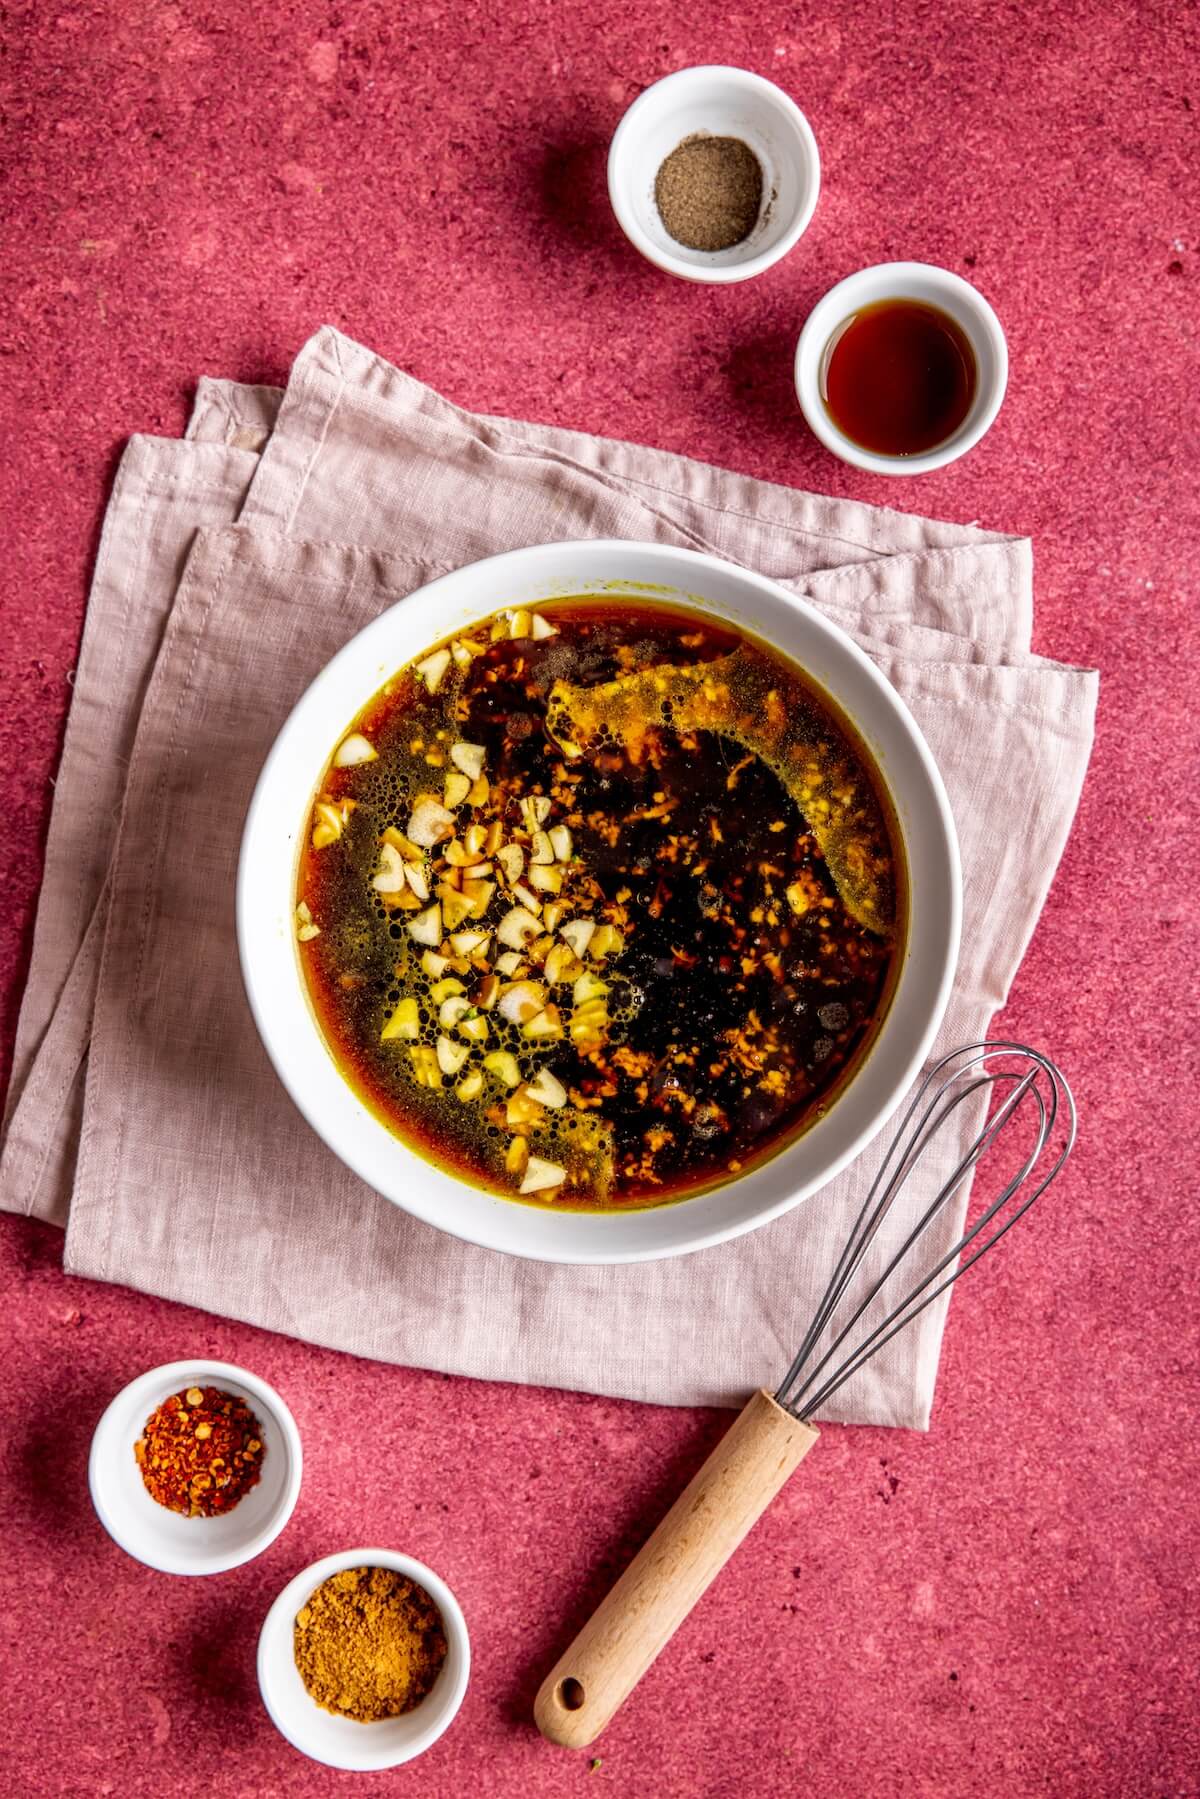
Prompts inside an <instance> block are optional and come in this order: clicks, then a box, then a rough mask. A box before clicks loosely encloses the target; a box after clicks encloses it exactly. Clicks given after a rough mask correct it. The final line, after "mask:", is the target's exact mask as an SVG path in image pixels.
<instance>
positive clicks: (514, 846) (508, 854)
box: [496, 843, 525, 885]
mask: <svg viewBox="0 0 1200 1799" xmlns="http://www.w3.org/2000/svg"><path fill="white" fill-rule="evenodd" d="M496 860H497V862H498V863H499V864H500V866H501V868H502V869H503V870H504V875H505V879H506V880H507V881H508V882H509V884H510V885H511V884H512V883H513V882H515V881H519V880H520V878H521V876H522V875H523V874H524V872H525V851H524V850H523V849H522V848H521V846H520V844H519V843H505V844H502V845H501V847H500V848H499V849H498V850H497V851H496Z"/></svg>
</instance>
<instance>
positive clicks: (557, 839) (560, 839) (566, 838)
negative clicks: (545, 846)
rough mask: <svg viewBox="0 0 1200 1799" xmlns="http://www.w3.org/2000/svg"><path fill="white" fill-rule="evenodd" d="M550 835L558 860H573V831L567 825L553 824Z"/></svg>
mask: <svg viewBox="0 0 1200 1799" xmlns="http://www.w3.org/2000/svg"><path fill="white" fill-rule="evenodd" d="M549 836H550V843H551V846H552V847H553V850H554V854H555V856H556V857H557V859H558V861H560V862H569V861H570V860H571V851H572V849H573V847H574V844H573V842H572V838H571V833H570V831H569V830H568V829H567V827H566V825H551V826H550V832H549Z"/></svg>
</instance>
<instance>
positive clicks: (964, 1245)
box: [775, 1043, 1076, 1419]
mask: <svg viewBox="0 0 1200 1799" xmlns="http://www.w3.org/2000/svg"><path fill="white" fill-rule="evenodd" d="M978 1093H986V1094H987V1096H988V1098H989V1100H990V1098H991V1097H992V1095H993V1094H995V1093H999V1094H1000V1095H1001V1096H1002V1097H1001V1102H1000V1104H999V1105H998V1106H997V1107H996V1109H995V1111H994V1112H992V1113H991V1114H990V1115H989V1116H988V1118H987V1120H986V1122H985V1124H984V1126H983V1128H982V1129H981V1130H980V1131H979V1133H978V1135H977V1136H976V1137H975V1140H974V1142H973V1143H972V1144H971V1146H970V1148H969V1149H968V1150H967V1152H966V1154H965V1155H964V1156H963V1157H962V1159H961V1161H960V1162H959V1163H958V1165H957V1167H956V1168H955V1169H954V1171H953V1173H952V1174H950V1175H949V1176H948V1178H947V1179H946V1180H945V1181H944V1182H943V1183H942V1185H941V1186H940V1187H939V1188H938V1191H937V1192H936V1194H935V1195H934V1197H933V1199H932V1200H931V1201H930V1203H929V1205H928V1206H927V1207H926V1209H925V1211H924V1212H923V1213H922V1215H921V1217H920V1218H919V1219H918V1221H917V1223H916V1224H915V1225H914V1226H913V1228H912V1230H911V1231H910V1232H909V1234H908V1236H907V1237H906V1238H905V1240H904V1242H903V1243H902V1244H901V1245H900V1248H899V1249H898V1250H897V1251H896V1252H895V1254H894V1255H893V1256H892V1257H891V1259H890V1261H889V1262H888V1264H887V1266H886V1268H884V1270H883V1272H882V1273H881V1274H880V1275H878V1276H877V1277H876V1279H875V1280H874V1281H873V1282H872V1284H871V1286H870V1287H869V1289H868V1290H867V1291H866V1292H865V1293H863V1295H862V1296H861V1298H860V1299H859V1301H858V1303H857V1305H856V1306H855V1309H854V1311H853V1313H852V1314H851V1315H850V1317H849V1318H847V1320H846V1322H845V1324H844V1325H842V1327H841V1328H840V1330H839V1331H838V1333H837V1335H836V1336H835V1337H834V1338H833V1340H832V1342H831V1343H830V1344H829V1346H828V1348H827V1349H826V1351H825V1353H824V1354H823V1355H822V1356H821V1358H820V1360H819V1361H816V1360H814V1359H813V1358H814V1356H815V1353H816V1349H817V1345H818V1344H819V1343H820V1341H821V1338H822V1336H823V1335H824V1334H825V1333H826V1332H827V1331H828V1330H829V1329H830V1328H831V1327H832V1321H833V1318H834V1313H835V1312H836V1310H837V1308H838V1306H839V1305H840V1304H841V1302H842V1300H843V1299H844V1298H845V1295H846V1292H847V1290H848V1288H849V1287H850V1285H851V1283H852V1282H853V1280H854V1276H855V1274H856V1273H857V1271H858V1269H859V1267H860V1266H861V1264H862V1260H863V1257H864V1256H865V1255H866V1253H867V1250H868V1249H869V1248H870V1246H871V1242H872V1240H873V1239H874V1237H875V1233H876V1232H877V1231H878V1229H879V1227H880V1225H881V1224H882V1223H883V1220H884V1219H885V1218H886V1217H887V1214H888V1212H889V1211H890V1210H891V1207H892V1204H893V1202H894V1201H895V1198H896V1195H897V1194H898V1193H899V1192H900V1190H901V1188H902V1187H903V1186H904V1184H905V1182H906V1181H907V1180H908V1177H909V1175H910V1174H911V1173H912V1171H913V1170H914V1168H916V1167H917V1166H918V1164H919V1163H920V1160H921V1157H922V1156H923V1155H924V1154H925V1152H926V1150H927V1149H928V1148H929V1146H930V1144H931V1143H932V1141H933V1139H934V1137H935V1136H936V1134H937V1132H938V1131H939V1130H940V1129H941V1127H942V1125H943V1124H944V1123H945V1121H946V1119H947V1118H949V1117H950V1116H951V1114H952V1113H953V1112H955V1111H957V1109H958V1107H959V1106H961V1105H964V1104H965V1103H966V1102H967V1101H968V1100H969V1099H970V1098H971V1097H972V1095H973V1094H978ZM1022 1106H1025V1107H1026V1108H1027V1110H1026V1113H1025V1114H1022V1115H1021V1116H1022V1117H1023V1118H1024V1117H1028V1118H1029V1119H1030V1120H1031V1121H1035V1129H1034V1132H1033V1138H1032V1142H1031V1144H1030V1147H1029V1149H1028V1153H1027V1154H1026V1156H1025V1159H1024V1160H1023V1161H1022V1162H1021V1164H1020V1166H1019V1167H1018V1168H1017V1169H1016V1171H1015V1173H1014V1174H1013V1175H1012V1177H1011V1178H1010V1179H1009V1180H1008V1181H1007V1182H1006V1183H1005V1185H1004V1187H1003V1189H1002V1191H1001V1192H1000V1193H999V1195H998V1196H997V1197H996V1198H995V1199H994V1200H993V1201H992V1203H991V1204H990V1205H989V1206H988V1207H987V1208H986V1210H985V1211H984V1212H983V1214H982V1216H981V1217H980V1218H979V1219H977V1221H976V1222H975V1223H974V1224H973V1225H971V1226H970V1227H969V1229H967V1230H965V1231H964V1232H963V1234H962V1236H961V1237H960V1238H959V1239H958V1241H957V1242H956V1243H955V1244H954V1246H953V1248H952V1249H948V1250H947V1251H946V1252H945V1254H944V1255H943V1256H941V1258H940V1259H939V1260H938V1261H937V1262H936V1263H935V1265H934V1266H933V1267H932V1268H930V1269H928V1270H927V1271H926V1272H925V1273H924V1274H922V1276H921V1278H920V1280H919V1281H918V1282H917V1284H916V1285H915V1286H914V1287H913V1288H911V1289H910V1291H909V1292H908V1293H907V1295H906V1296H905V1298H904V1299H902V1300H901V1301H900V1303H899V1304H898V1305H896V1306H894V1307H893V1308H892V1309H891V1311H889V1312H888V1314H887V1316H886V1317H885V1318H883V1319H882V1320H881V1321H880V1322H879V1323H878V1324H876V1325H875V1326H874V1327H873V1328H872V1329H871V1330H870V1331H869V1332H868V1333H867V1335H865V1336H864V1337H862V1339H861V1340H857V1341H856V1339H855V1332H856V1331H857V1329H858V1327H859V1325H860V1324H861V1323H862V1321H863V1318H864V1317H865V1315H866V1313H867V1312H868V1311H869V1309H870V1307H871V1306H872V1304H873V1303H874V1301H875V1300H876V1299H877V1298H878V1297H879V1295H880V1294H881V1293H882V1292H883V1291H884V1289H885V1287H886V1286H887V1285H888V1282H889V1281H890V1280H891V1279H892V1277H893V1276H894V1275H895V1274H896V1273H897V1271H898V1269H899V1268H900V1266H901V1264H902V1263H903V1262H904V1260H905V1258H906V1257H907V1256H908V1255H909V1253H910V1252H911V1251H912V1249H913V1248H914V1246H915V1245H916V1243H917V1242H918V1241H919V1239H920V1238H921V1237H922V1236H924V1234H925V1232H926V1230H927V1229H928V1228H929V1226H930V1224H931V1223H932V1222H933V1220H934V1219H935V1218H936V1217H937V1215H938V1213H939V1212H941V1211H942V1210H943V1208H944V1207H945V1206H947V1205H948V1204H949V1203H950V1201H951V1200H952V1199H953V1198H954V1196H955V1194H956V1193H958V1192H959V1190H960V1189H961V1188H962V1186H963V1185H964V1183H965V1182H967V1181H968V1180H970V1178H971V1175H972V1174H973V1173H974V1170H975V1165H976V1163H977V1162H978V1161H979V1160H980V1158H981V1157H982V1156H984V1155H986V1153H987V1151H988V1150H989V1149H990V1148H991V1146H992V1145H993V1144H994V1143H995V1141H996V1139H997V1137H999V1135H1000V1133H1001V1131H1003V1130H1004V1129H1005V1128H1006V1126H1010V1125H1015V1123H1016V1122H1017V1120H1018V1114H1019V1113H1020V1108H1021V1107H1022ZM1060 1111H1062V1112H1064V1113H1065V1115H1066V1116H1065V1122H1064V1124H1063V1126H1061V1127H1060V1126H1059V1122H1058V1117H1059V1112H1060ZM1075 1129H1076V1116H1075V1101H1074V1099H1073V1098H1072V1095H1071V1089H1070V1088H1069V1087H1068V1085H1067V1083H1066V1079H1065V1077H1064V1076H1063V1074H1062V1073H1061V1071H1060V1070H1059V1069H1058V1068H1056V1067H1055V1065H1054V1063H1053V1062H1051V1061H1050V1059H1049V1058H1048V1057H1047V1056H1043V1055H1041V1054H1040V1053H1039V1052H1038V1051H1037V1050H1036V1049H1028V1048H1027V1047H1026V1046H1025V1044H1023V1043H972V1044H970V1045H968V1046H967V1047H966V1048H965V1049H955V1050H951V1052H950V1054H949V1055H947V1056H943V1057H942V1059H941V1061H940V1062H938V1063H936V1064H935V1065H934V1067H933V1068H931V1069H930V1071H929V1073H928V1074H927V1075H926V1077H925V1079H924V1080H923V1081H922V1083H921V1085H920V1087H919V1088H918V1089H917V1092H916V1095H915V1097H914V1099H913V1100H912V1102H911V1104H910V1105H909V1108H908V1110H907V1112H906V1113H905V1114H904V1117H903V1119H902V1121H901V1124H900V1128H899V1130H898V1131H897V1132H896V1135H895V1137H894V1138H893V1139H892V1142H891V1146H890V1148H889V1149H888V1152H887V1154H886V1156H885V1157H884V1159H883V1162H882V1164H881V1166H880V1169H879V1172H878V1174H877V1175H876V1176H875V1179H874V1181H873V1182H872V1184H871V1190H870V1192H869V1193H868V1194H867V1197H866V1199H865V1200H864V1202H863V1207H862V1210H861V1211H860V1212H859V1214H858V1217H857V1218H856V1219H855V1221H854V1227H853V1229H852V1230H851V1232H850V1235H849V1237H848V1238H847V1239H846V1247H845V1248H844V1249H843V1251H842V1254H841V1258H840V1260H839V1261H838V1265H837V1267H836V1268H835V1269H834V1271H833V1276H832V1278H831V1280H830V1282H829V1285H828V1287H826V1289H825V1294H824V1297H823V1298H822V1300H821V1303H820V1305H819V1306H818V1307H817V1310H816V1313H815V1314H814V1317H813V1321H812V1323H811V1324H810V1325H809V1327H808V1335H807V1336H806V1337H805V1339H804V1342H803V1343H802V1344H801V1345H800V1351H799V1354H798V1355H797V1357H796V1359H795V1361H794V1362H793V1363H792V1365H791V1367H790V1368H789V1369H788V1371H787V1373H786V1375H785V1376H784V1378H783V1380H782V1381H781V1382H780V1384H779V1387H778V1389H777V1390H776V1393H775V1399H776V1401H777V1403H778V1404H779V1405H781V1406H783V1407H784V1409H785V1410H786V1411H789V1412H790V1413H791V1414H792V1416H793V1417H794V1418H801V1419H808V1418H813V1417H815V1416H816V1414H817V1413H818V1412H819V1411H820V1410H821V1409H822V1407H823V1406H824V1405H825V1403H826V1401H827V1400H828V1399H829V1397H830V1395H831V1394H833V1393H835V1392H836V1391H837V1389H838V1388H839V1387H840V1386H841V1385H842V1383H843V1382H844V1381H848V1380H849V1379H850V1376H851V1375H852V1374H855V1373H856V1372H857V1371H858V1369H859V1368H861V1367H862V1365H863V1363H864V1362H867V1361H869V1360H870V1358H871V1357H872V1356H873V1355H874V1354H875V1352H876V1351H877V1350H879V1349H882V1348H883V1345H884V1344H885V1343H887V1342H888V1341H889V1340H890V1339H891V1338H892V1337H894V1336H895V1335H896V1333H897V1331H902V1330H903V1329H904V1327H905V1325H906V1324H911V1323H912V1321H913V1319H914V1318H916V1317H917V1315H918V1313H920V1312H923V1311H924V1310H925V1307H926V1306H928V1305H932V1304H933V1301H934V1300H935V1299H936V1298H937V1297H938V1295H939V1293H944V1292H945V1291H946V1288H947V1287H949V1286H952V1285H953V1283H954V1282H955V1281H956V1280H958V1279H959V1278H960V1277H961V1276H962V1275H964V1274H965V1273H966V1272H967V1269H968V1268H973V1267H974V1265H975V1263H976V1262H977V1261H978V1260H979V1258H980V1256H982V1255H986V1254H987V1252H988V1250H989V1249H991V1248H992V1246H993V1244H995V1243H998V1242H999V1241H1000V1239H1001V1237H1003V1236H1004V1235H1005V1233H1006V1232H1007V1231H1010V1230H1011V1229H1012V1227H1013V1225H1014V1224H1015V1223H1016V1222H1017V1219H1018V1218H1022V1217H1024V1215H1025V1213H1026V1212H1027V1211H1028V1210H1029V1208H1030V1206H1031V1205H1032V1204H1033V1202H1034V1200H1035V1199H1037V1198H1039V1197H1040V1196H1041V1194H1043V1193H1044V1192H1045V1191H1046V1188H1047V1187H1048V1186H1049V1185H1050V1183H1051V1181H1052V1180H1053V1179H1054V1177H1055V1175H1056V1174H1057V1173H1058V1171H1059V1169H1060V1168H1061V1167H1062V1165H1063V1163H1064V1162H1065V1161H1066V1159H1067V1157H1068V1156H1069V1155H1070V1153H1071V1150H1072V1149H1073V1148H1074V1145H1075ZM1018 1200H1019V1202H1020V1203H1019V1204H1018V1203H1015V1202H1017V1201H1018ZM993 1225H995V1229H994V1230H992V1228H991V1227H992V1226H993ZM989 1231H990V1232H991V1234H990V1235H988V1232H989ZM980 1237H983V1238H984V1241H983V1242H982V1243H979V1242H978V1239H979V1238H980ZM976 1244H978V1247H975V1245H976ZM968 1250H970V1252H971V1253H970V1254H969V1255H967V1256H966V1260H965V1261H959V1257H960V1256H964V1255H966V1252H967V1251H968ZM947 1269H949V1270H950V1272H949V1273H948V1274H947V1273H946V1270H947ZM943 1274H944V1275H945V1279H944V1280H943V1279H941V1278H940V1277H941V1276H942V1275H943ZM847 1343H853V1344H854V1347H853V1348H850V1349H848V1350H847V1351H846V1352H845V1354H844V1355H842V1358H841V1360H840V1361H839V1360H837V1359H836V1358H837V1357H838V1355H839V1352H840V1351H841V1350H842V1346H843V1345H844V1344H847ZM831 1363H832V1364H833V1366H832V1367H830V1364H831Z"/></svg>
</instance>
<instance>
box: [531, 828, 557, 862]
mask: <svg viewBox="0 0 1200 1799" xmlns="http://www.w3.org/2000/svg"><path fill="white" fill-rule="evenodd" d="M529 860H530V861H531V862H553V860H554V845H553V844H552V843H551V841H550V838H549V836H548V835H547V833H546V832H545V831H535V832H534V833H533V839H532V843H531V846H530V851H529Z"/></svg>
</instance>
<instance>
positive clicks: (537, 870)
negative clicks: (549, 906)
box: [528, 862, 563, 893]
mask: <svg viewBox="0 0 1200 1799" xmlns="http://www.w3.org/2000/svg"><path fill="white" fill-rule="evenodd" d="M528 872H529V885H530V886H531V887H532V888H533V889H534V890H535V892H537V893H560V892H561V891H562V883H563V871H562V869H561V868H559V867H558V865H557V864H555V865H554V866H553V867H551V868H545V867H543V865H542V864H541V863H540V862H535V863H534V865H533V867H532V868H531V869H530V870H529V871H528Z"/></svg>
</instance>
